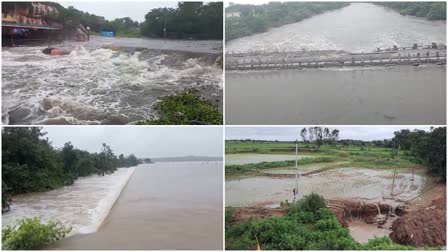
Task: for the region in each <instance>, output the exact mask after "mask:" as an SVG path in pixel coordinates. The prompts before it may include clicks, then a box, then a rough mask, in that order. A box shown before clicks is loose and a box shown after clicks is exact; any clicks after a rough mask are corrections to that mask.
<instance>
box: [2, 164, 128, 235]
mask: <svg viewBox="0 0 448 252" xmlns="http://www.w3.org/2000/svg"><path fill="white" fill-rule="evenodd" d="M134 169H135V167H131V168H119V169H118V170H117V171H115V172H114V173H113V174H109V175H105V176H99V175H92V176H89V177H85V178H79V179H78V180H76V182H75V183H74V184H73V185H71V186H64V187H62V188H59V189H56V190H52V191H48V192H38V193H27V194H22V195H17V196H14V197H13V198H12V205H11V211H9V212H7V213H5V214H3V215H2V226H3V227H4V226H6V225H14V224H15V223H16V221H17V220H19V219H23V218H31V217H38V218H40V219H41V220H42V221H44V222H46V221H49V220H54V221H60V222H62V223H64V224H65V225H70V226H71V227H72V232H71V233H70V235H73V234H78V233H81V234H83V233H92V232H95V231H97V230H98V228H99V227H100V225H101V223H102V222H103V221H104V219H105V218H106V217H107V215H108V214H109V211H110V209H111V208H112V206H113V205H114V203H115V201H116V200H117V198H118V196H119V195H120V193H121V191H122V190H123V188H124V187H125V186H126V184H127V182H128V181H129V179H130V178H131V176H132V174H133V172H134Z"/></svg>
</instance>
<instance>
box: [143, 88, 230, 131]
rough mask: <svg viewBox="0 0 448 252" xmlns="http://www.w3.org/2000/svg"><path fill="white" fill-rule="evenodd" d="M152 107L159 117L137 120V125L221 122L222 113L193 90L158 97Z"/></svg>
mask: <svg viewBox="0 0 448 252" xmlns="http://www.w3.org/2000/svg"><path fill="white" fill-rule="evenodd" d="M154 109H155V110H156V111H157V113H158V114H159V119H150V120H144V121H139V122H137V124H139V125H188V124H219V125H220V124H222V122H223V120H222V114H221V113H220V112H219V111H218V109H217V108H216V106H214V105H213V104H212V103H211V102H209V101H206V100H204V99H203V98H201V97H200V96H198V95H197V94H196V92H195V91H194V90H188V91H186V92H184V93H180V94H177V95H170V96H165V97H162V98H161V99H160V102H158V103H157V104H156V105H155V107H154Z"/></svg>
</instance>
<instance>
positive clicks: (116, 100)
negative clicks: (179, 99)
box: [2, 36, 223, 124]
mask: <svg viewBox="0 0 448 252" xmlns="http://www.w3.org/2000/svg"><path fill="white" fill-rule="evenodd" d="M52 46H53V47H61V48H64V49H67V50H70V51H71V53H70V54H69V55H63V56H50V55H46V54H43V53H42V52H41V50H42V49H44V48H45V47H46V46H28V47H14V48H2V51H3V52H2V71H3V72H2V83H3V84H2V85H3V86H2V87H3V90H2V98H3V101H2V121H3V123H4V124H127V123H130V122H134V121H136V120H142V119H148V118H149V117H151V116H153V115H154V111H153V110H152V105H153V103H154V102H156V101H157V99H158V98H159V97H160V96H164V95H171V94H174V93H175V92H179V91H182V90H184V89H186V88H195V89H198V90H199V91H200V93H201V94H202V95H203V96H204V97H206V98H208V99H209V100H211V101H212V102H213V103H215V104H217V105H219V104H221V101H222V86H223V82H222V69H221V67H220V66H217V65H216V64H215V59H216V58H217V57H218V56H219V55H221V54H222V41H181V40H166V41H165V40H160V39H133V38H105V37H99V36H91V40H90V41H89V42H85V43H79V42H64V43H62V44H59V45H52ZM136 47H139V48H147V49H150V50H145V51H136V50H135V48H136Z"/></svg>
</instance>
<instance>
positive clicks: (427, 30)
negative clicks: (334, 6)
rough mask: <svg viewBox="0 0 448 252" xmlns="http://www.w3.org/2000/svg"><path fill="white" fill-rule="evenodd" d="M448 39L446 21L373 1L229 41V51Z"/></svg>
mask: <svg viewBox="0 0 448 252" xmlns="http://www.w3.org/2000/svg"><path fill="white" fill-rule="evenodd" d="M432 42H435V43H446V22H445V21H431V20H426V19H424V18H417V17H411V16H402V15H400V14H399V13H398V12H396V11H394V10H391V9H389V8H385V7H382V6H378V5H375V4H371V3H352V4H350V5H349V6H347V7H344V8H342V9H338V10H334V11H328V12H326V13H323V14H320V15H316V16H313V17H311V18H308V19H305V20H303V21H301V22H297V23H293V24H288V25H284V26H281V27H277V28H273V29H270V30H269V31H267V32H264V33H259V34H254V35H252V36H247V37H243V38H239V39H235V40H231V41H229V42H227V43H226V52H248V51H251V50H254V51H276V50H278V51H296V50H299V51H300V50H302V49H304V50H346V51H350V52H371V51H375V50H376V49H377V48H391V47H392V46H393V45H398V46H412V45H413V44H414V43H417V44H419V45H428V44H431V43H432Z"/></svg>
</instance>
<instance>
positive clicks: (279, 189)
mask: <svg viewBox="0 0 448 252" xmlns="http://www.w3.org/2000/svg"><path fill="white" fill-rule="evenodd" d="M271 173H272V171H271ZM280 174H284V173H283V171H282V170H280ZM412 177H413V176H412V170H411V169H406V168H404V169H400V170H399V171H398V176H397V177H396V180H395V186H394V191H393V195H394V198H395V199H396V200H399V201H402V200H409V199H412V198H414V197H416V196H418V195H419V194H420V193H421V192H423V191H424V190H426V189H427V188H429V187H431V186H433V185H434V181H433V179H432V178H430V177H427V176H426V175H425V173H424V171H421V170H416V171H415V175H414V179H413V180H412ZM392 178H393V170H389V169H366V168H339V169H332V170H328V171H325V172H321V173H317V174H314V175H309V176H303V177H300V178H299V197H303V196H304V195H308V194H310V193H312V192H315V193H318V194H321V195H322V196H323V197H324V198H327V199H358V200H362V201H376V202H378V201H381V200H382V199H383V197H384V198H388V197H390V194H391V189H392ZM225 185H226V206H235V207H237V206H251V205H256V204H260V203H272V204H275V205H278V204H279V203H280V201H285V200H288V201H289V202H291V201H292V200H293V194H292V189H293V188H294V185H295V179H294V177H293V176H292V177H291V178H274V177H247V178H240V179H228V180H226V183H225Z"/></svg>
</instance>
